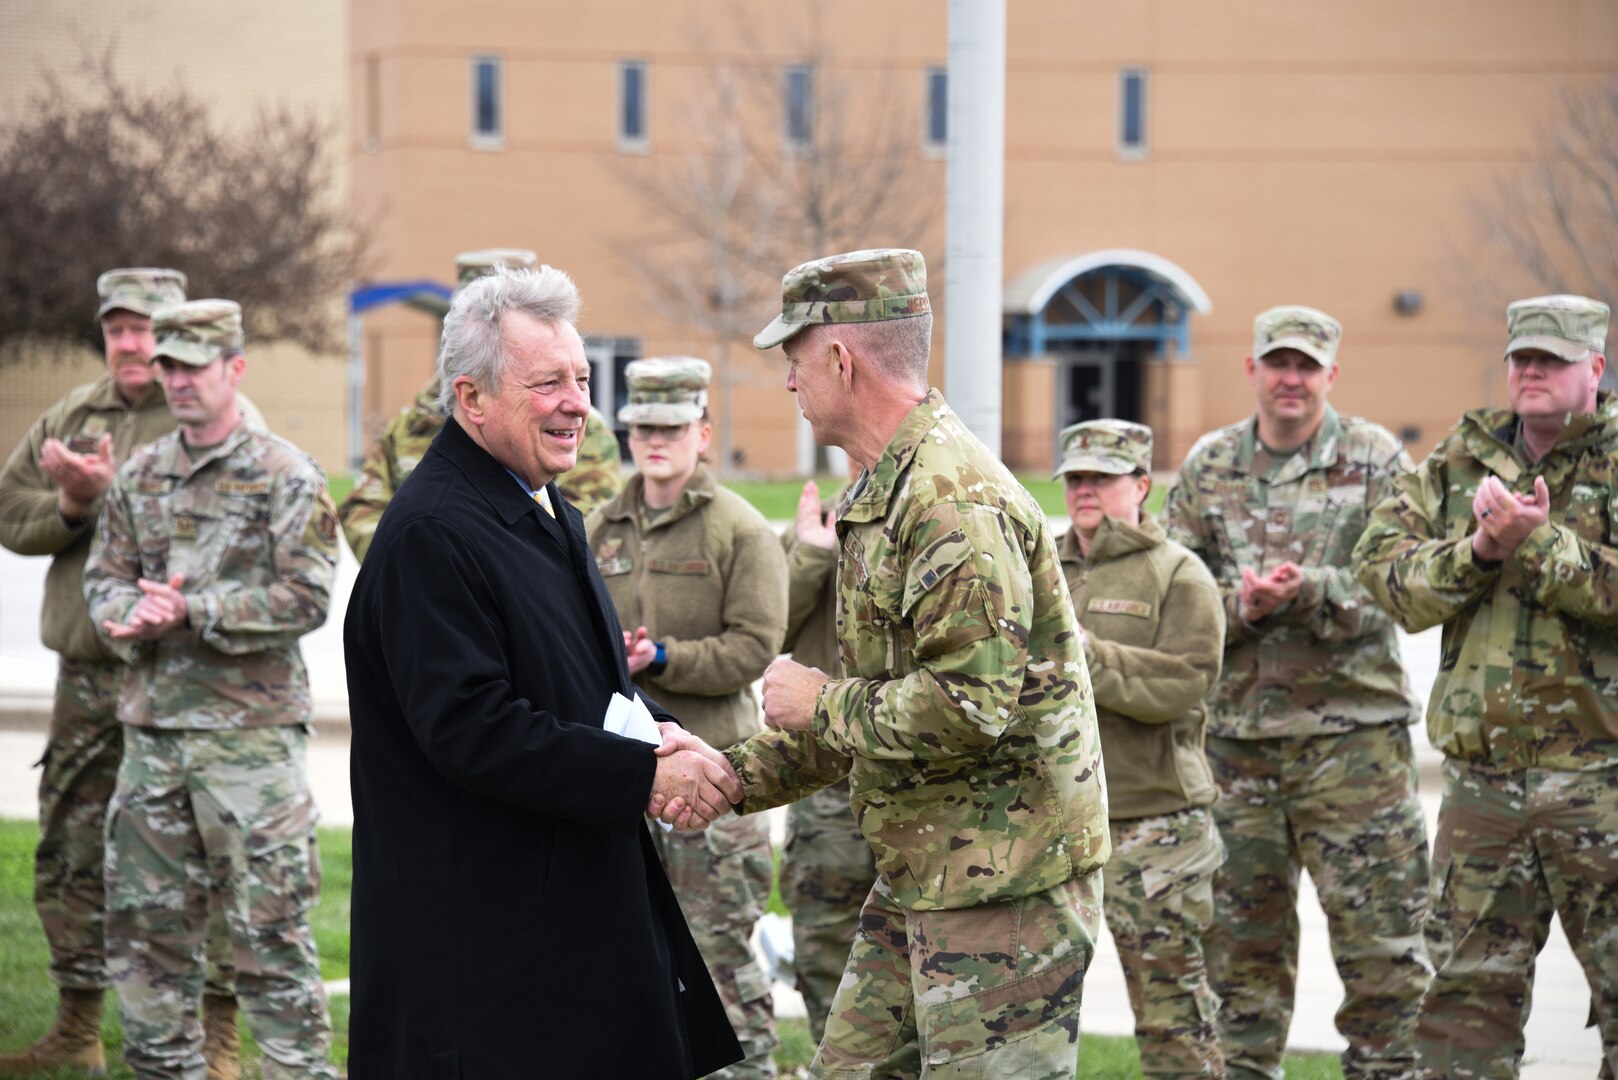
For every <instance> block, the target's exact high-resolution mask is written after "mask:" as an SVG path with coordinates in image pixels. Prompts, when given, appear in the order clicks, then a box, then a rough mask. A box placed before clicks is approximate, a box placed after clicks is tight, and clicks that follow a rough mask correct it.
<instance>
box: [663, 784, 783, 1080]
mask: <svg viewBox="0 0 1618 1080" xmlns="http://www.w3.org/2000/svg"><path fill="white" fill-rule="evenodd" d="M652 839H653V842H654V843H655V845H656V847H657V854H658V857H659V858H660V859H662V861H663V869H664V871H665V872H667V874H668V876H669V884H670V885H671V886H673V887H674V895H675V896H677V897H679V898H680V910H681V911H682V912H684V913H685V921H686V923H687V925H689V926H690V928H691V936H692V937H693V938H694V939H695V940H696V943H697V948H698V949H699V950H701V952H702V959H703V962H704V963H705V964H706V965H707V967H708V974H709V975H710V976H712V977H713V981H714V987H715V988H716V989H718V991H719V997H720V1000H722V1001H723V1002H724V1003H725V1015H726V1016H727V1017H728V1018H729V1020H730V1026H731V1027H732V1028H733V1029H734V1030H735V1032H736V1038H737V1039H738V1040H739V1041H740V1042H741V1044H742V1053H743V1055H744V1057H743V1059H742V1060H741V1061H739V1062H737V1063H736V1064H734V1065H731V1066H728V1067H727V1068H724V1069H720V1070H719V1071H718V1072H716V1073H711V1074H709V1075H710V1076H711V1077H713V1078H714V1080H769V1078H772V1077H774V1076H775V1075H776V1070H775V1048H776V1046H777V1045H779V1043H780V1039H779V1038H778V1037H777V1036H776V1033H775V1001H774V999H773V998H771V997H770V981H769V979H768V977H767V976H766V975H765V974H764V969H763V967H762V966H761V965H760V964H759V962H758V958H757V956H756V955H755V954H754V953H753V947H752V944H751V937H752V933H753V926H754V924H756V923H757V922H758V920H759V919H760V918H761V917H762V916H763V915H764V908H765V906H766V905H768V904H769V902H770V881H771V879H772V878H773V877H774V876H775V857H774V854H773V852H772V850H771V848H770V828H769V822H767V821H766V820H765V819H764V818H761V817H737V816H735V815H733V814H727V815H726V816H725V817H723V818H721V819H720V820H718V821H716V822H714V823H713V824H712V825H710V826H708V828H707V829H706V830H704V831H703V832H700V833H681V832H668V833H665V832H663V831H662V830H661V829H653V830H652Z"/></svg>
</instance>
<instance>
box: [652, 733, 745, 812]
mask: <svg viewBox="0 0 1618 1080" xmlns="http://www.w3.org/2000/svg"><path fill="white" fill-rule="evenodd" d="M692 738H695V736H692ZM726 789H729V792H730V793H734V795H735V797H736V798H737V799H740V798H741V784H740V783H739V782H738V781H737V779H736V773H735V772H734V771H733V770H732V769H731V768H730V764H729V762H726V763H725V765H724V766H723V767H721V766H719V765H716V764H715V763H714V762H713V761H712V760H710V759H709V758H708V757H707V756H706V755H705V754H703V753H702V752H701V751H698V750H685V749H676V750H674V751H672V752H670V753H668V754H660V755H659V756H658V758H657V774H656V775H655V776H654V777H653V778H652V794H651V798H650V799H649V800H648V803H647V812H648V813H652V807H653V806H657V807H659V810H658V812H657V813H656V814H655V815H654V816H657V817H660V818H661V819H662V820H664V821H669V822H671V823H672V824H674V825H675V826H677V827H679V828H682V829H705V828H707V827H708V825H709V824H710V823H712V822H714V821H717V820H718V819H719V817H720V816H721V815H722V814H724V813H725V812H726V811H728V810H729V809H730V808H731V800H730V794H729V793H727V790H726ZM676 804H679V805H676ZM688 814H689V815H690V816H689V817H688V816H687V815H688ZM671 815H672V816H671ZM682 821H683V822H684V823H683V824H682Z"/></svg>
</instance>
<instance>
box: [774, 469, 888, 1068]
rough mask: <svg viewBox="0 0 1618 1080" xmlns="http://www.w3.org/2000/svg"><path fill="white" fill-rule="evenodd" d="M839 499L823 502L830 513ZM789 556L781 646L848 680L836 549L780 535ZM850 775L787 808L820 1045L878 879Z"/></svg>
mask: <svg viewBox="0 0 1618 1080" xmlns="http://www.w3.org/2000/svg"><path fill="white" fill-rule="evenodd" d="M835 501H836V500H831V501H828V502H824V503H822V504H821V507H820V511H821V514H822V515H824V514H826V513H827V512H829V511H831V510H832V509H833V507H834V506H835ZM781 541H782V544H783V546H784V547H785V548H786V553H787V636H786V642H785V643H784V644H783V645H782V648H783V649H785V650H786V651H787V652H790V653H791V654H792V659H794V660H796V661H797V662H798V663H800V664H803V665H805V666H807V667H815V668H819V669H820V670H822V671H825V672H828V673H830V674H833V675H839V676H840V675H842V673H843V666H842V663H841V661H840V660H839V659H838V655H837V550H836V549H835V548H818V547H815V546H814V545H812V544H805V543H802V542H800V541H799V540H798V537H797V533H796V531H795V530H788V531H787V533H786V534H785V535H784V536H782V538H781ZM848 792H849V786H848V780H847V778H844V779H842V780H839V781H838V782H837V783H835V784H832V785H831V786H830V787H826V788H822V789H821V790H819V791H816V792H814V793H813V794H811V795H808V796H806V797H804V798H802V799H799V800H798V801H797V802H795V803H793V804H792V805H791V806H789V807H788V808H787V839H786V847H785V848H784V849H783V850H782V852H781V897H782V899H783V900H785V901H786V905H787V908H788V909H789V910H790V911H791V912H792V947H793V952H792V966H793V970H794V973H795V974H796V976H797V989H798V992H799V993H801V994H802V995H803V1004H804V1010H805V1012H806V1013H807V1015H808V1018H809V1033H810V1035H811V1036H812V1037H813V1038H814V1040H815V1042H816V1043H817V1044H818V1043H819V1042H820V1040H821V1038H822V1037H823V1036H824V1035H825V1033H826V1013H827V1012H828V1011H829V1010H830V1008H831V1002H832V997H833V996H834V995H835V994H836V993H837V986H838V984H839V983H841V982H842V980H843V967H844V965H845V964H847V962H848V953H849V949H850V948H851V947H852V946H853V944H854V935H855V933H856V932H857V931H858V930H859V925H860V907H861V906H862V905H863V904H864V902H865V897H866V894H867V893H869V892H870V891H871V883H872V882H873V881H875V880H876V861H875V859H874V858H873V857H872V855H871V845H870V844H867V843H866V842H865V837H864V836H863V835H861V833H860V827H859V823H858V822H856V821H855V820H854V811H853V809H852V808H851V807H850V806H849V801H848Z"/></svg>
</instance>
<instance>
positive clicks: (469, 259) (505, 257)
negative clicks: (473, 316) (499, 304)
mask: <svg viewBox="0 0 1618 1080" xmlns="http://www.w3.org/2000/svg"><path fill="white" fill-rule="evenodd" d="M538 262H539V256H538V255H535V254H534V253H533V252H532V251H529V250H528V249H527V248H484V249H483V250H482V251H463V252H461V253H460V254H459V255H457V256H455V287H456V288H457V289H464V288H466V287H467V286H468V285H470V284H472V282H474V281H476V280H477V279H478V278H480V277H488V276H489V275H490V274H492V273H494V272H495V271H496V270H498V269H499V268H500V267H502V266H504V267H505V268H507V269H508V270H532V269H533V268H534V266H535V265H536V264H537V263H538Z"/></svg>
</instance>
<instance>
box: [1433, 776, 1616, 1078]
mask: <svg viewBox="0 0 1618 1080" xmlns="http://www.w3.org/2000/svg"><path fill="white" fill-rule="evenodd" d="M1615 836H1618V769H1603V770H1599V771H1595V772H1561V771H1556V770H1551V769H1529V770H1527V771H1509V772H1508V771H1504V770H1500V769H1495V768H1491V767H1488V766H1481V765H1473V764H1468V763H1465V762H1461V761H1457V760H1456V759H1454V758H1447V759H1445V761H1444V801H1443V803H1442V805H1441V806H1440V808H1439V811H1438V835H1437V836H1436V838H1435V843H1434V849H1433V892H1434V899H1433V912H1432V916H1431V917H1430V918H1429V919H1428V920H1427V945H1428V948H1429V949H1430V950H1431V951H1432V957H1433V961H1434V963H1436V964H1437V965H1438V973H1437V974H1436V975H1434V976H1433V984H1432V987H1431V988H1430V989H1429V990H1428V991H1427V996H1426V997H1425V998H1423V999H1422V1003H1421V1016H1420V1019H1419V1021H1418V1022H1417V1025H1416V1054H1417V1062H1418V1063H1419V1065H1420V1075H1421V1076H1423V1077H1434V1078H1436V1077H1490V1078H1495V1077H1515V1076H1516V1075H1517V1071H1518V1065H1519V1064H1520V1062H1521V1061H1522V1054H1523V1023H1524V1021H1526V1020H1527V1019H1528V1005H1529V1000H1530V998H1531V996H1532V993H1533V983H1534V958H1535V957H1537V956H1538V955H1539V952H1540V950H1541V949H1542V948H1544V946H1545V939H1546V937H1547V935H1548V933H1549V931H1550V925H1551V912H1552V911H1554V912H1556V914H1557V916H1558V917H1560V919H1561V920H1562V929H1563V930H1565V931H1566V932H1567V939H1568V943H1569V944H1570V945H1572V946H1573V954H1574V955H1575V956H1577V957H1578V958H1579V963H1580V965H1581V966H1583V968H1584V974H1585V977H1586V978H1587V979H1588V980H1589V981H1590V988H1591V993H1592V1009H1593V1012H1594V1013H1595V1016H1596V1020H1597V1022H1598V1023H1599V1025H1600V1027H1601V1044H1602V1050H1603V1052H1604V1054H1605V1056H1606V1064H1607V1067H1608V1068H1609V1069H1618V844H1615V843H1614V840H1613V838H1614V837H1615Z"/></svg>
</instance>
